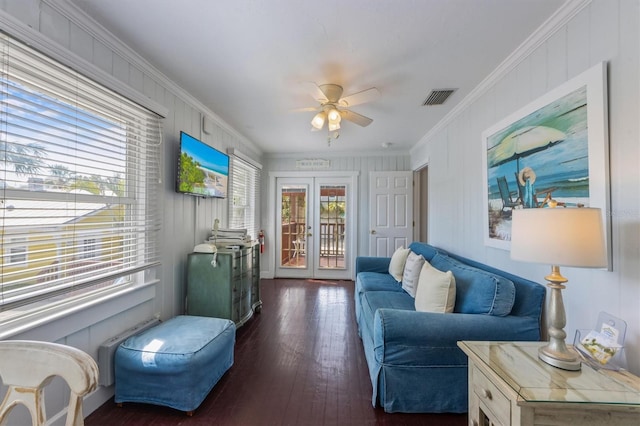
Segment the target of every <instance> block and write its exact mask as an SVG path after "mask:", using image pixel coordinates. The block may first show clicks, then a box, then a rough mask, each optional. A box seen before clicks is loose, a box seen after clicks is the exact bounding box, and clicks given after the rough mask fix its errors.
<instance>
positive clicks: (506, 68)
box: [410, 0, 592, 154]
mask: <svg viewBox="0 0 640 426" xmlns="http://www.w3.org/2000/svg"><path fill="white" fill-rule="evenodd" d="M591 2H592V0H567V1H566V2H565V3H564V4H563V5H562V6H560V8H559V9H558V10H557V11H556V12H555V13H554V14H553V15H551V16H550V17H549V19H547V20H546V21H545V22H544V23H543V24H542V25H540V26H539V27H538V28H537V29H536V30H535V31H534V32H533V33H532V34H531V35H530V36H529V37H528V38H527V39H526V40H525V41H524V42H522V44H520V46H518V48H516V50H514V51H513V52H512V53H511V54H510V55H509V56H508V57H507V58H506V59H505V60H504V61H502V63H501V64H500V65H498V67H497V68H496V69H495V70H493V71H492V72H491V74H489V75H488V76H487V77H486V78H485V79H484V80H482V81H481V82H480V84H478V85H477V86H476V87H475V88H474V89H473V90H472V91H471V92H469V94H468V95H467V96H465V97H464V99H462V100H461V101H460V102H459V103H458V104H457V105H456V106H454V107H453V108H452V109H451V110H450V111H449V112H448V113H447V114H446V115H445V116H444V117H443V118H442V120H440V121H439V122H438V123H437V124H436V125H435V126H433V127H432V128H431V130H429V131H428V132H427V133H426V134H425V135H424V136H423V137H422V138H420V140H419V141H418V142H417V143H416V144H415V145H414V146H413V147H412V148H411V150H410V153H411V154H414V153H415V152H416V150H417V149H418V148H420V147H422V146H424V145H425V144H427V143H428V142H429V141H430V140H431V139H432V138H433V137H434V136H436V135H437V134H438V133H439V132H441V131H442V130H444V129H445V128H446V126H448V125H449V124H450V123H451V122H452V121H453V120H454V119H456V118H457V117H458V116H459V115H460V114H461V113H462V112H463V111H464V110H465V109H467V108H468V107H469V106H471V105H472V104H473V103H474V102H476V101H477V100H478V99H479V98H480V97H481V96H482V95H484V94H485V93H487V92H488V91H489V90H490V89H491V88H492V87H493V86H495V85H496V83H498V82H499V81H500V80H501V79H503V78H504V77H505V76H506V75H507V74H509V72H511V71H512V70H513V69H514V68H515V67H517V66H518V65H519V64H520V63H522V61H523V60H525V59H526V58H527V57H529V56H530V55H531V54H532V53H533V52H534V51H535V50H536V49H537V48H539V47H540V46H541V45H542V44H543V43H545V42H546V41H547V40H548V39H549V38H550V37H551V36H553V35H554V34H555V33H556V32H558V30H560V29H562V28H563V27H564V26H565V25H567V23H568V22H569V21H571V19H573V17H574V16H576V15H577V14H578V13H579V12H580V11H581V10H582V9H584V8H585V7H587V6H588V5H589V4H590V3H591Z"/></svg>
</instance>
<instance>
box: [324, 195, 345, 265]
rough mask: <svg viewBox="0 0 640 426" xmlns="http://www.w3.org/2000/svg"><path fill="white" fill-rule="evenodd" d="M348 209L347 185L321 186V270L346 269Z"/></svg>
mask: <svg viewBox="0 0 640 426" xmlns="http://www.w3.org/2000/svg"><path fill="white" fill-rule="evenodd" d="M346 208H347V189H346V186H345V185H320V198H319V203H318V209H319V211H318V215H319V217H320V230H319V231H320V232H319V233H318V234H319V235H320V263H319V268H320V269H345V264H344V259H345V251H344V250H345V243H344V236H345V227H346V213H347V212H346Z"/></svg>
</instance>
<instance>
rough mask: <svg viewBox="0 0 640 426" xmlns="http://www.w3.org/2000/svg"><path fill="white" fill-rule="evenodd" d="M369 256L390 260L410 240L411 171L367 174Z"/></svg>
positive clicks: (411, 232)
mask: <svg viewBox="0 0 640 426" xmlns="http://www.w3.org/2000/svg"><path fill="white" fill-rule="evenodd" d="M369 202H370V213H369V225H370V229H369V256H381V257H390V256H391V255H392V254H393V252H394V251H395V249H396V248H398V247H400V246H403V247H405V248H406V247H408V245H409V244H410V243H411V241H413V172H410V171H409V172H371V173H370V174H369Z"/></svg>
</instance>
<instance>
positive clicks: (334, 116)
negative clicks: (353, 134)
mask: <svg viewBox="0 0 640 426" xmlns="http://www.w3.org/2000/svg"><path fill="white" fill-rule="evenodd" d="M328 118H329V122H330V123H332V122H338V123H340V121H342V116H341V115H340V112H338V110H337V109H335V108H332V109H330V110H329V113H328Z"/></svg>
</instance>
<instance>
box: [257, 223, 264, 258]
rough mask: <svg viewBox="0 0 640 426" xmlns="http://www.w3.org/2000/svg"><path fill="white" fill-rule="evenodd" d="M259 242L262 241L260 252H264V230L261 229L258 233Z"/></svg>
mask: <svg viewBox="0 0 640 426" xmlns="http://www.w3.org/2000/svg"><path fill="white" fill-rule="evenodd" d="M258 242H259V243H260V254H262V253H264V231H263V230H262V229H261V230H260V232H259V233H258Z"/></svg>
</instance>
